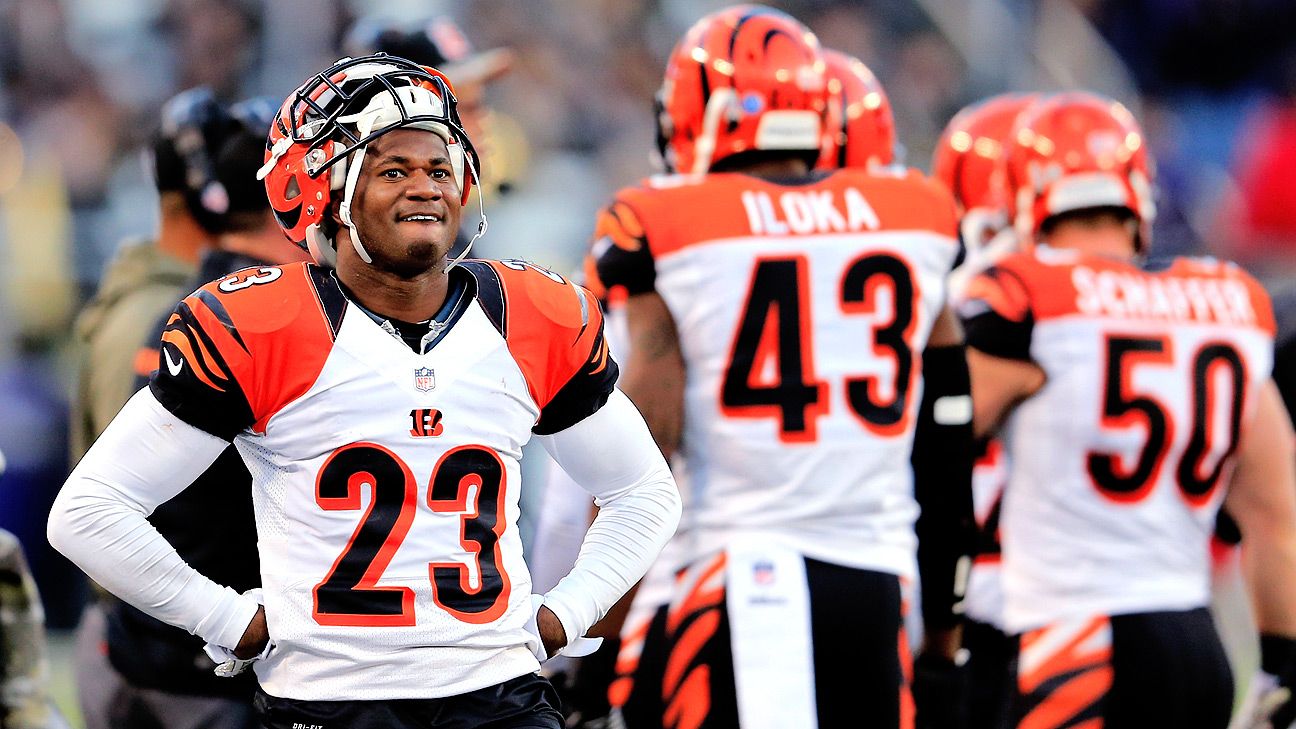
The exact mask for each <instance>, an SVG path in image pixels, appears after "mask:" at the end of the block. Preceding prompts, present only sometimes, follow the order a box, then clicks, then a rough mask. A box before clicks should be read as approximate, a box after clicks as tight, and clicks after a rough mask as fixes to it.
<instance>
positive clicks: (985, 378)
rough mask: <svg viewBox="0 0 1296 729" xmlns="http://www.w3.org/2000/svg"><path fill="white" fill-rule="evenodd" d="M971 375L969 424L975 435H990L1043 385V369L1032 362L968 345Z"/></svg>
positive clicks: (981, 436)
mask: <svg viewBox="0 0 1296 729" xmlns="http://www.w3.org/2000/svg"><path fill="white" fill-rule="evenodd" d="M967 358H968V370H969V372H970V373H971V375H972V424H973V428H974V430H975V432H976V437H977V438H987V437H989V436H991V435H994V433H995V431H997V430H998V429H999V426H1001V425H1002V424H1003V421H1004V419H1006V418H1007V417H1008V414H1009V413H1011V412H1012V410H1013V408H1015V407H1017V405H1018V404H1020V403H1021V402H1022V401H1023V400H1025V399H1026V398H1028V397H1030V396H1031V395H1034V394H1035V393H1036V392H1039V389H1040V388H1041V387H1043V386H1044V380H1045V375H1044V370H1043V369H1041V368H1040V366H1039V365H1037V364H1035V363H1034V362H1030V361H1026V360H1019V359H1010V358H1007V357H1000V356H996V355H993V354H989V353H987V352H983V351H981V350H980V349H977V348H976V347H975V346H972V347H968V353H967Z"/></svg>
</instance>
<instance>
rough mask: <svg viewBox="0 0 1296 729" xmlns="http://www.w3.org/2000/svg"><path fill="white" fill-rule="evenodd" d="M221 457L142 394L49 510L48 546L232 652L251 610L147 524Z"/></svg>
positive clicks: (156, 613) (209, 439)
mask: <svg viewBox="0 0 1296 729" xmlns="http://www.w3.org/2000/svg"><path fill="white" fill-rule="evenodd" d="M227 447H229V443H228V442H226V441H224V440H222V439H220V438H217V437H216V436H214V435H210V434H208V433H206V432H204V431H202V430H200V429H198V428H196V427H194V426H192V425H189V424H188V423H186V422H184V421H183V420H181V419H179V418H178V417H176V416H175V415H173V414H171V412H169V411H168V410H167V409H166V408H164V407H162V405H161V404H160V403H159V402H158V401H157V399H156V398H155V397H154V396H153V394H152V393H151V392H150V391H149V390H148V389H143V390H140V391H139V392H137V393H136V394H135V396H134V397H132V398H131V399H130V401H128V402H127V403H126V406H125V407H123V408H122V410H121V412H120V413H119V414H118V415H117V417H116V418H115V419H114V420H113V421H112V423H111V424H110V425H109V426H108V428H107V430H105V431H104V432H103V434H102V435H101V436H100V437H99V439H98V440H97V441H96V442H95V444H94V446H93V447H92V448H91V449H90V451H89V452H88V453H86V455H85V457H84V458H82V459H81V462H80V463H79V464H77V467H76V469H74V470H73V471H72V474H71V475H70V476H69V477H68V480H67V483H66V484H64V486H63V490H62V491H60V492H59V495H58V498H57V499H55V501H54V506H53V508H51V510H50V518H49V525H48V537H49V541H50V544H52V545H53V546H54V548H55V549H57V550H59V551H60V552H62V553H63V555H64V556H66V557H67V558H68V559H70V560H72V561H73V562H75V563H76V564H77V566H78V567H80V568H81V569H83V570H85V572H86V574H87V575H89V576H90V577H91V578H92V579H94V580H95V581H96V582H98V583H99V584H101V585H103V586H104V587H105V588H107V589H108V590H109V591H111V592H112V593H113V594H115V595H117V596H119V597H121V598H122V599H123V600H126V601H127V602H129V603H130V604H132V605H134V606H135V607H137V608H139V609H140V610H143V611H144V612H146V613H148V614H149V615H152V616H153V617H156V618H158V619H159V620H163V621H166V622H168V623H171V624H173V625H178V626H181V627H183V628H184V629H185V630H188V631H189V632H190V633H193V634H195V635H197V636H199V637H201V638H203V639H204V640H207V641H208V642H210V643H215V644H217V645H221V646H225V647H229V648H232V647H234V646H236V645H238V642H239V639H240V638H242V636H243V631H244V630H245V629H246V628H247V625H248V623H250V622H251V621H252V617H253V616H254V615H255V614H256V611H257V603H256V601H254V600H252V599H251V598H246V597H243V596H241V595H239V594H238V593H237V592H235V591H234V590H233V589H231V588H228V587H223V586H221V585H218V584H216V583H215V582H213V581H211V580H210V579H208V578H206V577H204V576H203V575H201V574H199V573H198V571H197V570H195V569H193V568H192V567H190V566H189V565H187V564H185V561H184V560H183V559H181V558H180V555H179V554H177V553H176V550H175V548H174V547H172V546H171V545H170V544H169V543H168V542H167V541H166V539H164V538H163V537H162V535H161V534H159V533H158V531H157V529H155V528H153V526H152V525H151V524H149V522H148V519H147V517H148V515H149V514H151V513H153V510H154V509H155V508H157V506H158V505H159V504H162V503H164V502H166V501H168V500H169V499H171V498H173V497H174V496H175V495H176V494H178V493H180V492H181V491H183V490H184V489H185V487H187V486H188V485H189V484H190V483H192V482H193V480H194V479H195V478H197V477H198V475H199V474H201V473H202V472H203V471H204V470H206V469H207V467H208V466H210V465H211V464H212V462H213V461H215V460H216V458H217V456H219V455H220V454H221V452H222V451H224V450H225V449H226V448H227ZM213 526H214V527H215V528H216V529H217V530H219V528H220V525H219V524H217V525H213ZM212 538H213V539H219V538H220V537H219V533H218V532H217V533H213V534H212Z"/></svg>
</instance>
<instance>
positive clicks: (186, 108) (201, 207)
mask: <svg viewBox="0 0 1296 729" xmlns="http://www.w3.org/2000/svg"><path fill="white" fill-rule="evenodd" d="M236 126H237V124H236V122H235V121H234V119H232V118H231V117H230V115H229V111H228V110H227V109H226V108H225V107H224V105H222V104H221V103H220V102H219V101H218V100H217V99H216V94H215V93H214V92H213V91H212V90H211V89H210V88H208V87H206V86H197V87H194V88H191V89H186V90H185V91H181V92H180V93H178V94H176V95H175V96H173V97H171V98H170V99H168V100H167V102H166V103H165V104H163V105H162V122H161V125H160V126H159V128H158V130H157V132H156V133H155V134H154V135H153V142H152V150H151V151H152V163H153V164H152V166H153V175H154V182H155V183H156V184H157V189H158V192H179V193H181V194H182V195H183V196H184V201H185V206H186V207H187V208H188V210H189V214H190V215H192V216H193V218H194V220H195V221H197V222H198V224H199V225H200V226H202V228H203V230H206V231H207V232H209V233H213V234H215V233H218V232H220V226H221V216H223V215H224V214H225V213H226V211H227V210H228V209H229V198H228V196H227V195H226V194H225V190H224V188H223V187H222V186H221V184H220V182H219V181H218V180H217V179H216V172H215V168H214V163H213V159H214V158H215V156H216V152H217V150H219V149H220V147H221V144H223V143H224V142H225V140H226V139H227V138H228V137H229V135H230V133H231V132H233V131H234V129H235V127H236Z"/></svg>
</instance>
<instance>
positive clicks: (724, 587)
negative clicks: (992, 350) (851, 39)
mask: <svg viewBox="0 0 1296 729" xmlns="http://www.w3.org/2000/svg"><path fill="white" fill-rule="evenodd" d="M829 103H830V92H829V89H828V83H827V79H826V78H825V71H824V60H823V55H822V53H821V51H820V49H819V44H818V41H817V39H816V38H815V36H814V35H813V34H812V33H811V32H810V31H809V30H808V29H807V28H806V27H805V26H804V25H802V24H801V23H800V22H798V21H797V20H795V19H794V18H791V17H789V16H788V15H786V14H784V13H782V12H779V11H777V10H773V9H769V8H765V7H760V6H752V5H744V6H735V7H731V8H726V9H724V10H721V11H719V12H716V13H713V14H711V15H708V16H706V17H705V18H703V19H702V20H700V21H698V22H697V23H696V24H695V25H694V26H693V27H692V28H691V29H690V30H689V31H688V33H687V34H686V35H685V36H684V38H683V39H682V40H681V41H680V42H679V43H678V44H677V45H676V47H675V49H674V51H673V52H672V53H671V57H670V60H669V62H668V66H667V71H666V78H665V82H664V84H663V87H662V91H661V93H660V96H659V105H660V114H659V140H660V148H659V149H660V152H661V155H662V158H663V159H664V160H665V161H666V163H667V165H668V166H669V168H670V169H672V170H674V171H675V172H676V173H677V174H675V175H673V176H670V177H666V178H660V179H654V180H651V181H649V182H648V183H646V184H643V185H639V186H636V187H633V188H628V189H625V190H622V191H621V192H620V193H619V194H617V196H616V198H615V200H614V201H613V202H612V203H611V204H610V205H609V206H608V207H607V208H606V209H605V210H604V211H603V212H602V213H601V216H600V221H599V226H600V229H601V231H602V233H603V234H602V237H600V239H599V241H598V242H597V243H596V246H595V249H594V250H593V256H594V258H595V260H596V268H597V274H598V277H599V279H600V281H601V283H602V284H603V285H604V286H606V287H607V288H608V289H609V290H612V291H615V290H617V289H618V288H619V289H623V290H624V291H625V292H626V295H627V298H626V304H625V310H626V316H627V323H628V331H629V338H630V346H629V354H628V360H627V361H628V364H627V367H626V370H625V374H624V378H623V387H624V388H625V389H626V392H627V394H629V395H631V397H632V399H634V400H635V402H636V403H637V404H638V405H639V407H640V409H641V411H642V412H643V413H644V415H645V417H646V418H647V420H648V422H649V425H650V428H651V429H652V430H653V434H654V436H655V437H656V439H657V442H658V444H659V445H660V446H661V448H662V450H663V451H664V452H665V453H667V454H668V455H673V454H674V453H676V452H677V451H678V452H681V453H682V454H683V455H684V463H683V469H684V472H685V476H686V481H687V482H688V484H689V499H690V501H689V506H688V512H687V513H686V515H685V522H686V523H687V524H688V525H689V539H688V540H686V541H687V546H688V550H689V551H688V554H687V555H686V557H687V566H686V567H685V568H684V569H683V570H682V571H681V572H680V574H679V575H678V577H677V579H676V588H677V589H676V591H675V593H674V596H673V599H672V602H671V605H670V607H669V609H668V612H667V614H666V617H665V631H666V633H667V636H668V637H667V641H668V644H669V645H668V651H669V652H668V655H667V656H666V662H665V670H664V673H663V676H662V695H663V697H664V699H665V713H664V723H665V725H666V726H668V727H674V726H689V727H710V726H716V727H728V726H739V725H741V726H743V727H761V726H769V727H787V726H797V727H814V726H819V725H825V726H827V725H835V724H839V723H856V722H858V721H859V717H861V716H867V717H869V719H870V720H871V722H872V724H873V725H876V726H909V725H911V723H912V720H913V706H912V702H911V701H910V699H909V688H908V681H907V678H906V674H907V672H908V670H909V660H908V656H907V641H906V640H905V638H904V636H903V631H902V622H903V620H902V607H901V604H902V599H901V583H902V580H904V579H908V578H912V577H914V576H916V575H915V572H916V570H915V568H914V562H915V546H916V545H915V536H914V522H915V519H916V518H917V516H918V506H917V504H916V502H915V499H914V492H915V488H916V487H915V485H914V484H913V474H912V470H911V467H910V464H909V456H910V447H911V444H912V443H913V439H914V430H915V426H916V424H917V421H918V419H919V415H918V413H919V411H920V408H919V404H920V400H922V399H923V397H924V395H927V396H930V397H934V398H943V399H945V400H946V402H947V403H948V404H949V407H946V408H944V421H945V425H943V426H941V427H943V428H944V429H946V430H949V431H953V432H951V433H947V434H946V440H945V444H946V445H947V446H948V448H947V455H946V456H945V458H946V459H947V460H950V461H956V460H958V458H959V455H960V454H966V456H967V457H966V458H964V459H963V460H964V465H965V472H964V477H965V479H966V478H968V476H969V475H970V470H971V457H970V450H971V449H970V423H969V421H968V418H969V417H970V403H969V402H968V400H967V394H968V390H967V386H968V382H967V374H966V364H965V362H964V358H963V352H962V349H961V341H960V338H959V335H958V330H957V326H956V324H955V323H954V321H953V319H952V317H951V316H950V315H949V313H948V312H947V311H945V310H944V307H943V304H944V296H945V289H944V279H945V276H946V274H947V273H948V271H949V267H950V265H951V264H952V262H953V260H954V257H955V254H956V252H957V240H956V235H957V231H956V222H955V213H954V206H953V202H952V200H951V199H950V197H949V194H948V192H946V191H944V190H943V188H941V186H940V185H939V184H938V183H934V182H932V181H929V180H927V179H925V178H923V177H921V176H920V175H918V174H917V173H900V174H891V175H877V174H870V173H869V172H868V171H866V170H863V169H849V170H837V171H834V172H832V173H823V174H814V173H813V168H814V167H815V165H816V164H817V163H818V159H819V156H820V152H821V148H822V147H823V146H824V145H823V137H824V135H825V131H826V130H825V123H826V121H827V119H828V113H829ZM924 355H927V356H924ZM920 373H922V374H920ZM960 381H961V385H960ZM924 382H925V383H926V385H927V386H926V387H924V386H923V384H924ZM945 487H946V488H945V489H944V492H943V493H942V496H944V497H948V498H946V501H947V502H957V501H958V497H959V495H960V487H959V485H958V484H953V483H951V484H945ZM961 488H962V494H961V495H962V496H963V498H964V501H965V503H966V512H967V520H968V521H970V512H971V497H970V489H969V486H968V483H967V482H966V480H965V481H964V483H963V484H962V486H961ZM934 490H935V489H933V491H934ZM945 511H947V512H948V511H952V510H949V509H946V510H945ZM931 513H932V514H933V515H935V514H941V513H942V509H940V508H934V509H933V510H932V512H931ZM945 516H947V517H951V514H949V513H946V514H945ZM958 519H959V517H958V516H953V517H952V518H950V520H949V521H948V522H947V523H945V524H943V527H944V528H943V530H939V531H943V532H944V534H945V535H946V537H947V539H946V545H945V547H946V549H945V550H944V555H943V558H941V559H935V560H932V564H933V565H935V564H936V563H937V562H940V563H942V564H941V570H936V571H930V572H929V571H928V570H924V574H925V575H926V574H936V573H937V572H938V571H942V570H943V571H944V572H945V574H946V577H945V578H941V577H933V578H932V579H931V580H930V581H928V580H924V586H925V588H926V589H930V594H924V595H923V607H924V612H925V613H926V614H927V617H929V618H931V620H930V621H929V623H928V624H929V627H930V630H929V631H928V633H927V638H928V650H929V651H930V652H931V653H932V654H933V655H935V654H938V653H940V654H944V660H946V661H949V660H952V657H953V655H954V653H955V649H957V647H958V645H957V636H956V632H955V631H953V630H948V628H951V627H952V626H954V625H955V622H956V621H955V620H954V617H953V612H954V602H955V600H954V595H953V593H954V579H953V573H954V565H955V563H956V561H957V558H958V556H959V555H960V554H961V553H962V550H963V549H964V548H965V546H967V545H964V544H959V541H960V540H959V539H958V538H957V537H955V536H954V534H955V533H961V529H962V525H961V524H959V523H958ZM927 544H928V545H929V546H932V547H933V548H934V547H936V546H937V545H936V544H934V542H932V541H928V542H927ZM940 551H941V550H939V549H932V550H931V552H932V554H936V553H939V552H940ZM929 556H930V555H929ZM925 591H926V590H925ZM942 593H943V595H942ZM842 666H848V667H849V668H848V669H847V670H842V668H841V667H842Z"/></svg>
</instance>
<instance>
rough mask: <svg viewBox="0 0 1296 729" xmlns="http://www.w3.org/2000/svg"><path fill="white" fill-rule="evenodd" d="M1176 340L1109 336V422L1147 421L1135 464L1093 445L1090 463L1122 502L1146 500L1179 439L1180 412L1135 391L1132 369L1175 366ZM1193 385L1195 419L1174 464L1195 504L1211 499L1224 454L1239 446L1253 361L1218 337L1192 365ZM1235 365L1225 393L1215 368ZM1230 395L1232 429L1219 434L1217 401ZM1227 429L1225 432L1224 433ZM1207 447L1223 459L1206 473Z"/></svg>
mask: <svg viewBox="0 0 1296 729" xmlns="http://www.w3.org/2000/svg"><path fill="white" fill-rule="evenodd" d="M1171 344H1172V342H1171V340H1170V339H1168V338H1166V337H1124V336H1112V337H1108V338H1107V383H1106V386H1105V387H1104V388H1103V390H1104V392H1103V402H1102V422H1103V425H1105V426H1107V427H1109V428H1112V429H1116V430H1121V429H1125V428H1128V427H1130V426H1131V425H1135V424H1136V423H1138V422H1139V421H1142V423H1141V424H1142V426H1143V427H1145V428H1146V429H1147V441H1146V442H1145V443H1144V445H1143V448H1142V449H1141V450H1140V451H1139V454H1138V459H1137V460H1136V461H1135V462H1134V464H1133V466H1134V467H1133V468H1129V469H1127V468H1121V467H1120V465H1119V461H1118V459H1117V456H1116V455H1114V454H1111V453H1089V454H1088V456H1087V457H1086V467H1087V469H1088V471H1089V477H1090V478H1091V479H1093V482H1094V485H1095V486H1097V488H1098V491H1099V493H1101V494H1103V495H1104V496H1106V497H1108V498H1110V499H1112V500H1113V501H1120V502H1134V501H1140V500H1142V499H1143V498H1144V497H1146V496H1147V495H1148V494H1149V493H1150V492H1151V490H1152V487H1153V486H1154V485H1155V484H1156V482H1157V479H1158V477H1159V474H1160V473H1161V464H1162V462H1163V461H1164V460H1165V458H1166V455H1167V453H1168V452H1169V450H1170V444H1171V443H1173V442H1174V418H1172V417H1171V416H1170V414H1169V412H1168V411H1167V409H1166V407H1165V405H1163V404H1162V403H1161V402H1159V401H1157V399H1156V398H1154V397H1152V396H1151V395H1147V394H1138V393H1136V392H1134V389H1133V386H1132V383H1133V370H1134V368H1135V367H1138V366H1139V365H1143V366H1145V367H1158V366H1161V367H1170V366H1172V365H1174V364H1175V361H1174V358H1173V352H1172V348H1171ZM1189 367H1190V370H1191V371H1190V372H1189V377H1188V382H1189V389H1190V390H1191V392H1190V393H1188V394H1189V395H1190V397H1191V399H1192V413H1191V415H1192V422H1191V424H1190V430H1189V435H1188V444H1187V447H1186V448H1185V449H1184V452H1183V454H1182V456H1180V458H1179V463H1178V466H1177V468H1176V469H1175V482H1176V483H1177V484H1178V485H1179V492H1180V493H1181V494H1182V495H1183V498H1184V500H1185V501H1187V502H1188V503H1189V504H1190V505H1192V506H1200V505H1201V504H1204V503H1206V502H1207V501H1208V500H1209V499H1210V497H1211V494H1212V493H1213V492H1214V490H1215V484H1216V483H1218V482H1219V478H1220V473H1221V472H1222V471H1223V469H1224V462H1225V461H1226V460H1227V459H1228V457H1229V456H1230V455H1231V454H1232V453H1233V451H1234V450H1236V449H1237V443H1238V434H1239V431H1240V430H1241V427H1242V406H1243V397H1244V395H1245V388H1246V367H1245V365H1244V364H1243V362H1242V356H1241V355H1240V354H1238V351H1237V350H1236V349H1234V348H1233V346H1232V345H1230V344H1227V343H1225V342H1211V343H1208V344H1205V345H1203V346H1202V347H1201V348H1200V349H1198V350H1197V352H1196V354H1195V355H1194V356H1193V358H1192V362H1191V364H1190V365H1189ZM1221 368H1222V369H1223V371H1225V372H1227V373H1228V381H1229V388H1228V390H1227V391H1226V393H1220V392H1216V387H1215V377H1214V374H1215V373H1216V372H1217V371H1218V370H1220V369H1221ZM1222 395H1227V397H1228V400H1227V401H1226V406H1227V408H1228V421H1227V429H1228V430H1227V432H1225V433H1222V434H1215V433H1213V430H1212V428H1211V424H1212V421H1213V420H1214V418H1215V411H1216V407H1215V403H1216V402H1217V401H1218V399H1219V398H1220V397H1221V396H1222ZM1221 436H1222V437H1223V440H1220V438H1221ZM1208 454H1214V455H1216V456H1217V458H1218V460H1216V461H1215V464H1214V466H1213V467H1211V469H1210V470H1209V471H1207V472H1205V473H1204V474H1203V473H1202V471H1201V469H1202V467H1203V466H1204V465H1206V464H1204V463H1203V461H1204V459H1205V458H1206V456H1207V455H1208Z"/></svg>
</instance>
